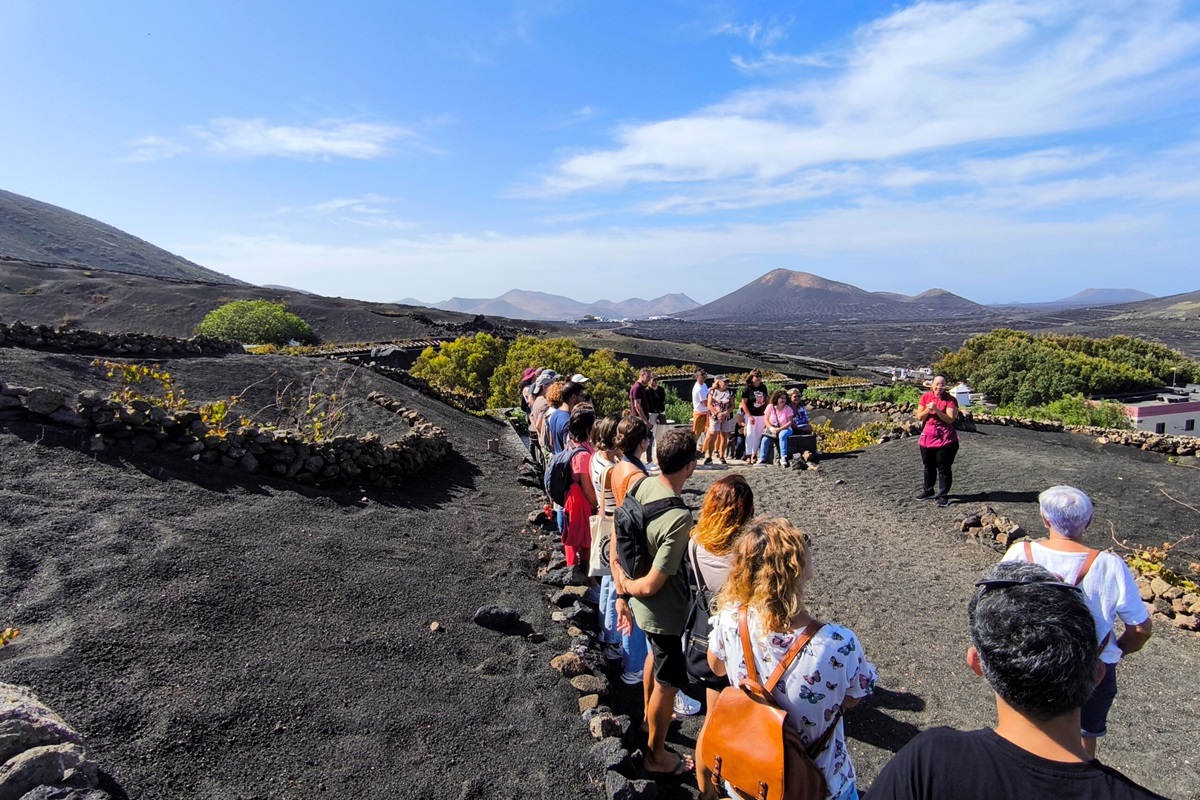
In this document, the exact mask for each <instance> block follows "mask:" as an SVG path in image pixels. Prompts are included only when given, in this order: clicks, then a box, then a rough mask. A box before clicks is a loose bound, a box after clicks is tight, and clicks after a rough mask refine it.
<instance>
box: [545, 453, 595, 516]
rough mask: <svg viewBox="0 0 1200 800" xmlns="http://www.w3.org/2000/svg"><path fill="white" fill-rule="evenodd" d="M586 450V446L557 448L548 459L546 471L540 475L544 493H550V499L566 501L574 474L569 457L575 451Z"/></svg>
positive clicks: (571, 456)
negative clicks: (568, 448) (566, 448)
mask: <svg viewBox="0 0 1200 800" xmlns="http://www.w3.org/2000/svg"><path fill="white" fill-rule="evenodd" d="M585 450H587V448H586V447H573V448H571V449H570V450H559V451H558V452H557V453H555V454H554V457H553V458H551V459H550V463H549V464H547V465H546V472H545V473H544V474H543V475H542V483H543V485H544V487H545V489H546V494H548V495H550V501H551V502H552V503H557V504H558V505H560V506H561V505H562V504H563V503H565V502H567V492H568V491H570V489H571V484H572V483H574V481H575V475H574V474H573V473H572V472H571V459H572V458H574V457H575V455H576V454H577V453H582V452H584V451H585Z"/></svg>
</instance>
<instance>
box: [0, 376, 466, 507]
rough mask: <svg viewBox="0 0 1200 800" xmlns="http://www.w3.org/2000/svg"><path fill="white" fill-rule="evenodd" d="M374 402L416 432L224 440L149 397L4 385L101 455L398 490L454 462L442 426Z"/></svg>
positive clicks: (267, 434)
mask: <svg viewBox="0 0 1200 800" xmlns="http://www.w3.org/2000/svg"><path fill="white" fill-rule="evenodd" d="M367 399H368V400H370V401H371V402H373V403H377V404H378V405H380V406H382V407H383V408H386V409H387V410H389V411H391V412H393V413H396V414H399V415H400V416H402V417H403V418H404V419H405V421H407V422H408V423H409V425H411V426H412V430H411V431H409V432H408V433H406V434H405V435H404V436H403V437H402V438H401V439H399V440H398V441H395V442H391V443H389V444H383V443H381V442H380V441H379V440H378V438H377V437H376V436H375V435H374V434H370V433H369V434H366V435H365V436H361V437H357V436H335V437H333V438H331V439H327V440H324V441H320V442H313V441H309V440H308V439H306V438H305V437H304V436H302V435H301V434H300V433H297V432H295V431H281V430H270V429H263V428H255V427H239V428H237V429H236V430H231V431H229V432H227V433H225V434H224V435H221V434H220V433H218V432H216V431H214V430H213V429H212V428H210V427H209V426H208V425H207V424H205V422H204V421H203V420H202V419H201V418H200V414H199V413H198V412H195V411H176V412H167V411H166V410H164V409H162V408H160V407H158V406H155V405H152V404H151V403H148V402H146V401H143V400H135V401H133V402H131V403H128V404H125V403H121V402H118V401H115V400H109V399H106V398H104V397H103V396H102V395H101V394H100V392H98V391H95V390H87V391H83V392H80V393H79V394H78V395H76V396H74V397H68V396H67V395H66V393H64V392H61V391H58V390H55V389H47V388H44V387H35V388H26V387H22V386H9V385H8V384H6V383H4V381H2V380H0V410H4V409H9V410H11V411H15V412H17V413H24V414H28V415H30V416H32V417H34V418H37V419H39V420H40V421H44V422H49V423H52V424H56V425H60V426H65V427H70V428H75V429H78V430H80V431H82V432H84V433H88V432H91V436H90V439H89V440H88V446H89V448H90V449H91V450H93V451H101V450H106V449H108V448H109V447H121V448H126V449H131V450H135V451H139V452H150V451H161V452H169V453H179V454H181V455H183V456H185V457H188V458H191V459H192V460H195V461H202V462H204V463H207V464H219V465H220V466H222V467H225V468H227V469H237V470H240V471H242V472H247V473H251V474H254V473H260V474H273V475H275V476H277V477H280V478H286V479H288V480H294V481H296V482H298V483H316V482H318V481H322V482H325V481H346V482H348V481H353V482H356V483H359V484H362V483H368V484H372V485H376V486H394V485H396V484H398V483H400V482H401V481H402V480H403V479H404V478H405V477H407V476H409V475H413V474H415V473H417V472H419V471H420V470H422V469H424V468H425V467H426V466H429V465H431V464H435V463H438V462H440V461H443V460H444V459H445V458H446V455H447V454H448V453H449V450H450V444H449V442H448V441H447V440H446V433H445V431H443V430H442V429H441V428H438V427H436V426H435V425H433V424H432V423H430V422H429V421H427V420H426V419H424V418H423V417H422V416H421V415H420V414H418V413H417V412H416V411H412V410H410V409H407V408H405V407H404V406H403V405H401V404H400V402H399V401H397V400H394V399H393V398H391V397H389V396H387V395H385V394H382V393H380V392H372V393H371V394H369V395H368V396H367Z"/></svg>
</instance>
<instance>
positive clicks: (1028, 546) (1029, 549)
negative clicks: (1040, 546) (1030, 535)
mask: <svg viewBox="0 0 1200 800" xmlns="http://www.w3.org/2000/svg"><path fill="white" fill-rule="evenodd" d="M1025 560H1026V561H1028V562H1029V563H1030V564H1032V563H1033V543H1032V542H1031V541H1029V540H1028V539H1026V540H1025Z"/></svg>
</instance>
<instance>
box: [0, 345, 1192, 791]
mask: <svg viewBox="0 0 1200 800" xmlns="http://www.w3.org/2000/svg"><path fill="white" fill-rule="evenodd" d="M87 361H88V359H86V358H84V357H77V356H66V355H49V354H41V353H36V352H30V351H24V350H17V349H13V348H0V377H3V378H4V379H5V380H7V381H9V382H10V383H14V384H23V385H38V384H42V385H51V386H62V387H63V388H82V387H84V386H95V385H97V380H96V378H95V377H94V376H93V373H92V370H91V369H90V368H89V367H87V366H86V364H87ZM320 366H321V365H320V364H319V363H314V362H311V361H306V360H303V359H286V358H282V357H278V358H262V357H251V356H240V357H231V358H226V359H191V360H187V361H176V362H169V363H168V368H169V369H171V370H172V371H174V372H175V373H176V374H177V376H178V378H179V379H180V381H181V382H182V384H183V386H184V387H185V388H186V389H187V390H188V392H189V395H190V396H191V397H193V398H194V399H196V400H205V399H215V398H218V397H222V396H227V395H228V394H230V393H231V392H235V391H239V390H241V389H242V388H244V387H245V386H246V385H247V384H248V383H249V382H250V381H251V379H253V378H254V377H255V376H258V377H261V376H262V375H264V374H270V373H271V372H274V373H277V374H278V375H279V377H280V378H283V379H287V380H298V381H300V380H304V379H305V378H306V376H309V375H311V374H312V372H313V371H314V370H316V369H319V368H320ZM374 388H378V389H380V390H381V391H385V392H388V393H390V394H392V395H394V396H396V397H398V398H400V399H402V401H403V402H405V403H406V404H408V405H410V406H411V407H413V408H416V409H418V410H419V411H421V412H422V413H423V414H425V415H426V416H427V417H429V418H430V419H431V420H432V421H434V422H435V423H437V424H439V425H442V426H443V427H446V428H447V429H448V430H449V431H450V437H451V440H452V442H453V444H454V447H455V450H456V453H457V454H458V455H457V456H455V457H453V458H452V460H451V461H450V462H449V463H448V464H446V465H444V466H442V467H439V468H437V469H434V470H431V471H430V472H429V473H428V474H426V475H424V476H422V477H421V478H420V479H419V480H415V481H413V482H412V483H410V484H409V485H407V486H405V487H404V488H402V489H397V490H395V491H389V492H378V491H359V490H357V488H356V487H352V488H350V489H337V490H329V491H326V490H325V489H324V488H322V487H315V488H308V489H298V488H296V487H294V486H291V485H288V484H285V483H282V482H276V481H272V480H270V479H259V478H254V479H251V478H247V477H245V476H239V475H238V474H236V473H232V472H228V471H225V470H222V469H219V468H215V467H209V466H206V465H200V464H194V463H192V462H182V463H181V462H179V461H178V460H176V459H175V458H173V457H146V456H134V455H127V456H122V455H120V454H114V453H111V452H106V453H102V454H99V455H98V456H94V455H90V454H86V453H84V452H82V451H81V450H79V449H78V446H77V445H78V442H77V438H78V435H77V434H70V433H66V432H63V431H58V430H54V429H51V428H45V427H42V426H37V425H30V424H27V423H23V422H18V421H15V420H14V418H12V417H4V416H0V525H2V527H0V566H2V568H3V571H2V572H0V598H3V610H4V611H3V614H4V616H3V619H0V625H9V624H11V625H16V626H18V627H21V628H22V629H23V633H22V635H21V636H20V637H19V638H18V639H17V640H16V642H15V643H14V644H12V645H10V646H9V647H6V648H4V649H3V650H0V680H5V681H9V682H13V683H20V684H26V685H29V686H31V687H32V688H33V689H34V691H36V692H37V693H38V694H39V695H40V696H41V698H42V699H43V700H44V701H45V702H47V703H48V704H49V705H50V706H51V707H53V708H54V709H55V710H57V711H58V712H59V713H61V714H62V715H63V716H64V717H65V718H66V719H67V720H68V721H69V722H71V723H72V724H74V725H75V726H76V727H77V728H78V729H79V730H80V731H81V732H82V733H83V734H84V735H85V737H86V738H87V740H88V741H89V743H90V745H91V747H92V748H93V750H94V752H95V754H96V757H97V758H98V760H99V761H100V763H101V764H102V765H103V766H104V767H105V768H106V769H107V770H108V772H109V773H111V775H112V776H113V778H114V779H115V780H116V781H117V782H118V783H119V784H120V785H121V786H122V787H124V789H125V790H126V791H127V792H128V793H129V796H130V797H134V798H159V797H169V798H181V799H184V800H186V799H187V798H214V799H220V800H225V798H317V797H331V798H349V797H354V798H375V797H378V798H385V797H386V798H391V797H394V796H396V795H399V794H403V795H411V796H414V797H422V798H424V797H435V798H442V797H446V798H509V797H530V798H534V797H537V798H560V797H567V798H573V797H579V798H583V797H596V796H599V794H600V790H599V789H598V788H597V787H595V786H592V785H589V782H588V778H587V776H586V775H585V774H584V773H583V772H582V771H581V770H580V769H579V767H578V764H579V762H580V760H581V758H582V756H583V754H584V752H585V750H586V748H587V746H588V745H589V741H588V740H587V733H586V729H585V727H584V726H583V724H582V722H581V721H580V720H579V718H578V713H577V707H576V699H577V696H578V695H577V692H576V691H575V690H574V689H572V688H571V687H570V686H569V685H568V684H567V683H566V681H564V680H563V679H562V678H561V677H559V676H558V675H557V673H555V672H553V671H552V670H551V669H550V668H549V667H548V662H549V660H550V658H552V657H553V656H555V655H557V654H559V653H561V652H563V651H564V650H565V649H567V646H568V641H567V638H566V634H565V632H564V631H563V630H562V627H561V626H559V625H557V624H554V623H551V622H550V611H551V610H552V609H550V608H549V607H548V605H547V602H546V593H547V590H546V588H545V587H542V586H540V585H538V584H537V583H536V582H535V579H534V578H533V574H534V571H535V551H536V547H535V545H534V542H533V540H532V537H531V536H530V535H529V534H524V533H522V532H521V531H522V527H523V523H524V516H525V513H526V512H527V511H528V510H529V509H530V508H532V507H533V505H534V502H535V496H534V494H533V493H532V490H528V489H525V488H523V487H521V486H520V485H519V484H518V483H517V481H516V478H517V465H518V461H519V459H520V457H521V453H520V451H519V449H517V448H516V447H515V446H513V445H512V444H511V439H503V440H502V441H503V442H504V445H503V446H502V450H501V452H500V453H498V454H491V453H488V452H487V451H486V447H485V442H486V440H487V439H489V438H498V437H500V436H501V433H500V431H501V430H502V429H501V428H500V427H499V426H497V425H495V424H494V423H491V422H488V421H484V420H478V419H475V418H473V417H469V416H466V415H462V414H459V413H458V412H455V411H453V410H451V409H449V408H447V407H445V406H442V405H440V404H438V403H436V402H433V401H431V400H429V399H427V398H425V397H423V396H420V395H415V394H413V393H411V392H409V391H408V390H406V389H404V388H403V387H400V386H397V385H395V384H393V383H390V382H388V381H386V380H384V379H382V378H379V377H377V376H374V375H373V374H371V373H366V372H361V373H359V374H358V375H356V376H355V378H354V383H353V385H352V390H353V392H354V393H356V396H359V397H361V396H362V395H363V394H365V392H366V391H368V390H370V389H374ZM256 391H265V389H256ZM392 426H398V427H392ZM350 427H351V428H352V429H354V430H359V431H361V430H367V429H374V430H376V431H377V432H378V433H379V434H380V435H381V436H382V437H383V438H385V439H387V438H392V437H393V436H395V435H396V433H397V432H398V431H400V430H403V429H404V427H403V425H402V424H401V423H398V422H397V421H396V420H395V419H394V418H393V417H391V416H389V415H387V414H385V413H384V412H382V410H380V409H377V408H375V407H373V406H369V405H367V404H365V403H361V402H360V403H359V404H358V405H357V407H356V410H355V413H354V415H352V418H351V423H350ZM726 469H738V470H742V471H744V472H745V474H746V475H747V476H748V478H749V480H750V481H751V485H752V486H753V487H754V489H755V492H756V501H757V505H758V508H759V511H760V512H762V513H766V514H772V515H782V516H787V517H788V518H790V519H792V520H793V521H794V522H796V523H797V524H798V525H800V526H801V527H802V528H804V529H805V530H806V531H808V532H809V533H810V534H812V535H813V537H814V541H815V545H814V553H815V559H816V565H817V572H818V577H817V580H816V582H815V583H814V585H813V586H812V589H811V602H812V605H813V606H814V607H815V609H816V610H817V612H818V613H819V614H820V615H821V616H823V617H826V618H829V619H833V620H836V621H838V622H841V623H844V624H846V625H848V626H850V627H851V628H853V629H854V630H855V631H856V632H857V633H858V634H859V636H860V637H861V639H862V641H863V643H864V647H865V649H866V651H867V654H868V656H869V657H870V658H871V659H872V660H873V661H874V663H875V664H876V665H877V666H878V668H879V673H880V678H881V688H880V691H879V692H878V693H877V695H876V696H875V697H874V698H873V699H872V700H871V701H870V702H868V703H867V704H865V706H864V707H862V708H860V709H857V710H855V711H854V712H852V713H851V714H850V715H849V716H848V719H847V729H848V732H849V737H850V746H851V749H852V751H853V755H854V759H855V763H856V765H857V767H858V769H859V772H860V788H866V787H867V786H868V785H869V784H870V781H871V780H872V778H873V777H874V776H875V775H876V774H877V773H878V771H879V769H880V767H881V766H882V765H883V764H884V763H885V762H886V760H887V758H888V757H889V756H890V754H891V753H892V752H893V751H894V750H896V749H898V748H899V747H900V746H901V745H902V744H903V743H904V742H905V741H907V740H908V739H909V738H911V736H913V735H915V734H916V733H917V732H918V731H919V730H921V729H923V728H926V727H930V726H934V725H953V726H956V727H962V728H972V727H980V726H983V725H988V724H992V722H993V721H994V704H993V701H992V696H991V694H990V692H989V691H988V690H987V688H986V686H985V685H984V684H983V683H982V682H981V681H980V680H978V679H976V678H975V677H974V676H973V675H972V674H971V673H970V671H969V670H968V669H967V668H966V665H965V662H964V652H965V649H966V646H967V638H966V630H965V624H966V623H965V605H966V599H967V597H968V596H969V592H970V590H971V585H972V583H973V581H974V580H975V579H976V577H977V576H978V574H979V573H980V572H981V571H982V570H983V569H984V568H985V567H986V566H987V565H988V564H989V563H991V562H992V561H994V560H995V559H997V558H998V554H996V553H993V552H991V551H990V550H985V549H983V548H981V547H980V546H978V545H975V544H971V543H964V542H961V541H960V540H959V538H958V537H956V536H955V535H954V534H953V533H952V532H951V531H952V530H953V528H954V522H955V521H956V519H957V518H958V517H959V516H961V515H962V513H963V512H965V511H967V510H971V509H974V508H975V507H976V506H977V505H978V504H979V503H981V502H987V503H989V504H991V505H992V506H993V507H994V508H995V509H996V510H997V511H999V512H1000V513H1004V514H1008V515H1009V516H1012V517H1014V518H1015V519H1017V520H1018V521H1020V522H1022V523H1023V524H1025V525H1026V527H1027V528H1029V529H1030V530H1033V531H1036V529H1037V527H1036V525H1037V519H1038V518H1037V512H1036V495H1037V493H1038V492H1039V491H1040V490H1042V489H1044V488H1046V487H1047V486H1049V485H1051V484H1054V483H1060V482H1068V483H1073V484H1075V485H1077V486H1079V487H1081V488H1083V489H1084V490H1086V491H1088V492H1089V493H1091V494H1092V496H1093V497H1094V498H1095V500H1096V504H1097V519H1096V523H1095V525H1094V526H1093V529H1092V534H1091V535H1090V540H1091V542H1092V544H1094V545H1096V546H1105V545H1107V544H1108V542H1109V538H1108V537H1109V523H1110V522H1111V523H1113V524H1114V525H1115V526H1116V530H1117V532H1118V534H1119V535H1121V536H1128V537H1129V538H1130V539H1132V540H1134V541H1137V542H1141V543H1161V542H1162V541H1165V540H1172V539H1175V538H1177V537H1179V536H1181V535H1185V534H1189V533H1197V532H1198V531H1200V515H1197V514H1196V513H1194V512H1193V511H1190V510H1189V509H1186V508H1184V507H1183V506H1181V505H1179V504H1177V503H1174V502H1172V501H1170V500H1168V499H1167V498H1166V497H1165V496H1164V495H1162V494H1161V492H1160V491H1159V489H1160V488H1162V489H1165V490H1166V491H1167V492H1169V493H1170V494H1172V495H1173V496H1175V497H1177V498H1180V499H1181V500H1184V501H1186V502H1190V503H1192V504H1193V505H1195V504H1196V503H1195V500H1196V491H1195V487H1196V486H1197V475H1196V471H1195V469H1194V468H1192V467H1184V466H1179V465H1173V464H1168V463H1166V461H1165V459H1163V458H1162V457H1160V456H1155V455H1152V454H1146V453H1142V452H1140V451H1137V450H1132V449H1126V448H1119V447H1112V446H1109V447H1101V446H1099V445H1097V444H1095V443H1094V442H1093V441H1091V440H1090V439H1087V438H1084V437H1077V436H1072V435H1069V434H1038V433H1032V432H1028V431H1020V430H1012V429H1006V428H992V427H981V430H980V432H979V433H976V434H967V435H964V438H963V448H962V451H961V454H960V456H959V459H958V463H957V464H956V469H955V476H956V480H955V492H956V493H957V495H958V497H959V498H960V500H962V502H961V503H960V504H959V505H958V506H952V507H951V508H949V509H938V508H936V507H934V506H931V505H929V504H927V503H920V502H917V501H914V500H912V499H911V494H912V492H913V491H914V489H915V488H916V487H915V485H916V482H917V480H918V475H919V462H918V456H917V453H916V443H915V441H914V440H912V439H908V440H903V441H897V442H892V443H888V444H886V445H882V446H879V447H874V448H871V449H869V450H866V451H863V452H860V453H857V454H850V455H846V456H842V457H838V458H830V459H827V460H826V461H824V462H823V463H822V464H821V466H820V469H819V471H816V472H804V473H792V472H785V471H782V470H778V469H776V468H774V467H764V468H761V469H760V468H746V467H740V466H738V467H729V468H702V469H700V470H699V471H698V472H697V473H696V477H695V478H693V479H692V481H691V482H690V483H689V485H688V486H687V488H686V490H685V496H686V498H687V499H688V502H689V503H690V504H692V505H693V506H698V505H699V502H700V499H701V496H702V493H703V492H704V491H705V489H706V488H707V486H708V485H709V484H710V483H711V482H712V481H713V480H714V479H715V478H717V477H719V476H720V475H722V474H724V472H725V471H726ZM984 493H986V496H984ZM1197 538H1198V539H1200V536H1198V537H1197ZM1187 548H1188V549H1187V552H1186V554H1187V555H1189V556H1190V557H1191V558H1195V556H1196V553H1197V552H1198V551H1197V550H1196V548H1195V542H1193V543H1192V544H1190V545H1189V546H1187ZM492 602H499V603H501V604H506V605H511V606H513V607H514V608H517V609H519V610H520V611H521V613H522V616H523V618H524V619H525V620H527V621H528V623H529V624H530V626H531V628H532V629H536V630H544V631H545V632H546V634H547V635H548V637H549V640H548V641H547V642H546V643H545V644H541V645H534V644H531V643H529V642H528V641H527V640H526V639H525V638H524V637H523V636H513V635H510V636H505V635H502V634H498V633H495V632H492V631H488V630H485V629H482V628H479V627H477V626H475V625H474V624H472V623H471V622H470V617H471V614H472V613H473V612H474V610H475V609H476V608H477V607H479V606H481V605H484V604H486V603H492ZM432 621H438V622H440V623H441V624H442V625H443V626H444V627H445V630H444V631H443V632H441V633H434V632H432V631H430V629H429V625H430V623H431V622H432ZM1197 674H1200V637H1198V636H1196V635H1193V634H1182V633H1177V632H1175V631H1172V630H1168V629H1166V628H1164V627H1161V626H1160V627H1159V628H1158V629H1157V630H1156V632H1155V636H1154V638H1153V639H1152V640H1151V642H1150V643H1149V645H1148V646H1147V647H1146V649H1145V650H1144V651H1143V652H1141V653H1138V654H1136V655H1134V656H1132V657H1130V658H1129V659H1128V660H1127V662H1126V663H1125V664H1123V665H1122V667H1121V694H1120V695H1119V697H1118V698H1117V702H1116V705H1115V707H1114V710H1113V713H1112V715H1111V718H1110V725H1111V730H1110V735H1109V737H1108V738H1107V739H1106V740H1105V741H1104V742H1103V744H1102V746H1101V750H1100V754H1101V758H1102V759H1103V760H1104V761H1106V762H1107V763H1110V764H1112V765H1113V766H1115V767H1117V768H1119V769H1121V770H1122V771H1125V772H1126V773H1128V774H1130V775H1131V776H1132V777H1134V778H1135V779H1137V780H1138V781H1140V782H1142V783H1144V784H1145V785H1147V786H1149V787H1150V788H1152V789H1154V790H1156V791H1158V792H1161V793H1163V794H1165V795H1167V796H1170V797H1176V798H1198V797H1200V793H1198V790H1197V787H1200V765H1198V764H1197V759H1196V753H1197V752H1200V733H1198V732H1197V728H1196V724H1195V721H1196V718H1195V711H1194V710H1195V709H1196V708H1197V707H1200V689H1198V688H1197V684H1196V675H1197ZM612 677H613V678H614V680H615V675H613V676H612ZM615 686H616V690H617V692H618V694H617V698H616V699H617V702H618V704H619V709H618V710H627V711H631V712H632V713H634V714H638V713H640V708H638V706H639V705H640V698H639V696H638V691H637V690H634V689H629V688H627V687H624V686H623V685H622V684H620V682H619V681H615ZM698 727H699V721H698V720H697V719H696V718H689V719H686V720H684V721H683V722H682V723H681V724H680V725H679V726H677V727H676V728H675V729H674V730H673V731H672V734H671V737H672V741H673V743H674V744H675V745H676V746H678V747H680V748H683V749H687V748H689V747H691V746H692V744H694V736H695V734H696V732H697V730H698ZM635 739H636V737H635ZM631 743H632V744H637V742H636V740H635V741H634V742H631ZM664 788H665V791H664V796H666V797H690V796H693V794H694V788H693V787H691V786H690V785H689V784H688V783H687V782H685V783H682V784H679V785H676V786H670V787H664Z"/></svg>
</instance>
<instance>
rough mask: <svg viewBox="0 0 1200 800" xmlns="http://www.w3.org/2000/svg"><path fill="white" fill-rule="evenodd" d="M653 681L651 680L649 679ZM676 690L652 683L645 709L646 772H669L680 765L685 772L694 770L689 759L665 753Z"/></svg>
mask: <svg viewBox="0 0 1200 800" xmlns="http://www.w3.org/2000/svg"><path fill="white" fill-rule="evenodd" d="M651 680H652V681H653V678H652V679H651ZM677 693H678V689H676V688H675V687H674V686H665V685H663V684H661V683H658V682H657V681H654V682H653V687H652V690H651V692H650V704H649V706H647V708H646V720H647V721H648V722H649V723H650V731H649V737H648V741H647V742H646V756H645V758H644V759H643V760H642V764H643V766H644V768H645V769H646V770H647V771H648V772H671V771H673V770H675V769H676V768H677V767H679V766H680V765H681V764H682V766H683V769H684V770H685V771H687V770H691V769H693V768H694V766H695V765H694V764H693V763H692V762H691V759H688V758H684V757H682V756H676V755H675V754H674V753H668V752H667V729H668V728H670V727H671V715H672V714H673V713H674V712H675V695H676V694H677Z"/></svg>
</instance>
